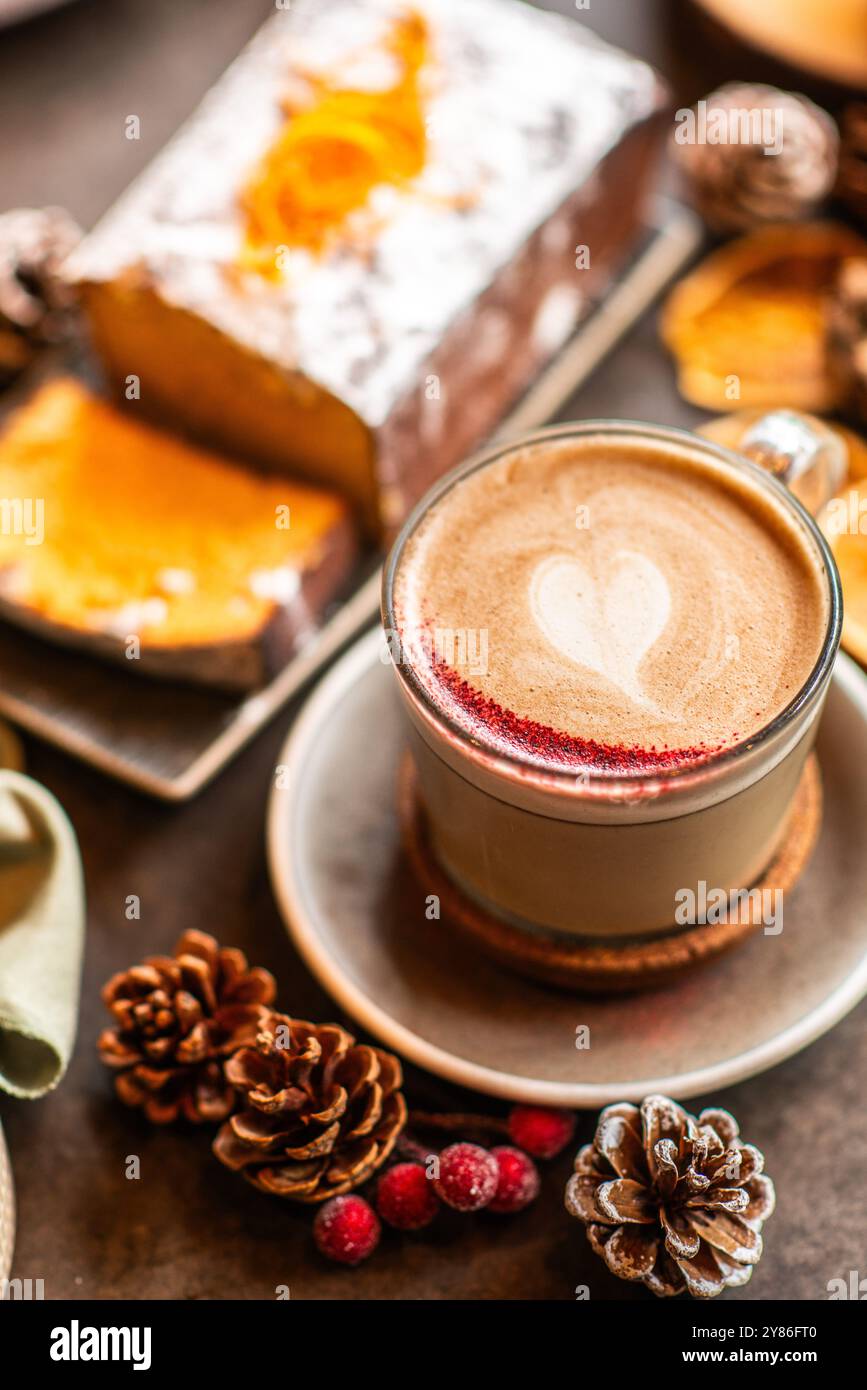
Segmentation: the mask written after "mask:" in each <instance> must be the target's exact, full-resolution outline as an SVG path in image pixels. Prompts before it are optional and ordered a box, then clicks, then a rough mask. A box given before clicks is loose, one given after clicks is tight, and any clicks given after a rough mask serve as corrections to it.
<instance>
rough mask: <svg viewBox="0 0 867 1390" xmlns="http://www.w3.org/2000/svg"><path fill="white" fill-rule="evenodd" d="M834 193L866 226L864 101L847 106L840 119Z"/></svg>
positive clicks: (866, 110) (866, 112)
mask: <svg viewBox="0 0 867 1390" xmlns="http://www.w3.org/2000/svg"><path fill="white" fill-rule="evenodd" d="M837 196H838V197H839V198H841V199H842V200H843V202H844V203H846V205H847V206H848V207H850V208H851V209H852V211H853V212H854V214H855V216H856V217H858V218H859V219H860V220H861V222H863V224H864V226H865V227H867V102H864V101H857V102H853V103H852V105H851V106H847V107H846V109H845V111H844V112H843V115H842V117H841V120H840V172H839V174H838V176H837Z"/></svg>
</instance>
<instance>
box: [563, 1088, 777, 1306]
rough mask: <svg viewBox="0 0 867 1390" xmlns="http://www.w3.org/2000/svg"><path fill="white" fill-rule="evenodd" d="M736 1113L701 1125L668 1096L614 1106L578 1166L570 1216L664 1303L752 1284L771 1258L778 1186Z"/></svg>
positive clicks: (613, 1266) (626, 1275)
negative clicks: (770, 1225)
mask: <svg viewBox="0 0 867 1390" xmlns="http://www.w3.org/2000/svg"><path fill="white" fill-rule="evenodd" d="M763 1166H764V1159H763V1157H762V1155H761V1154H760V1153H759V1151H758V1149H756V1148H753V1146H752V1145H751V1144H744V1143H743V1142H742V1141H741V1140H740V1139H739V1138H738V1126H737V1122H736V1120H735V1119H734V1117H733V1116H732V1115H730V1114H729V1113H728V1111H727V1110H703V1111H702V1113H701V1114H700V1115H699V1117H698V1119H695V1118H694V1117H693V1116H692V1115H688V1114H687V1113H686V1111H685V1110H683V1109H682V1108H681V1107H680V1106H679V1105H678V1104H676V1102H675V1101H673V1100H669V1099H668V1098H667V1097H666V1096H649V1097H648V1098H647V1100H645V1101H643V1102H642V1104H641V1107H640V1109H639V1107H638V1106H635V1105H628V1104H626V1103H625V1102H624V1103H622V1104H620V1105H609V1106H608V1107H607V1109H605V1110H603V1111H602V1114H601V1115H600V1116H599V1124H598V1127H597V1130H596V1136H595V1138H594V1140H593V1143H592V1144H586V1145H585V1146H584V1148H583V1149H581V1150H580V1152H579V1154H578V1156H577V1158H576V1159H575V1172H574V1174H573V1176H572V1177H571V1178H570V1179H569V1182H568V1184H567V1186H566V1209H567V1211H569V1212H571V1214H572V1215H573V1216H577V1217H578V1218H579V1220H581V1221H583V1222H584V1224H585V1225H586V1227H587V1238H588V1240H589V1241H590V1244H591V1245H592V1246H593V1249H594V1250H595V1251H596V1254H597V1255H600V1256H601V1257H602V1259H603V1260H604V1261H605V1263H606V1264H607V1266H608V1268H609V1269H610V1270H611V1272H612V1274H616V1275H617V1276H618V1278H620V1279H635V1280H639V1281H640V1282H641V1283H643V1284H646V1285H647V1287H648V1288H649V1289H651V1290H652V1291H653V1293H655V1294H658V1295H659V1296H660V1297H666V1296H671V1295H673V1294H679V1293H683V1291H684V1290H685V1289H688V1290H689V1292H690V1293H691V1294H693V1295H695V1297H696V1298H713V1297H714V1296H715V1295H716V1294H718V1293H721V1292H722V1290H723V1289H724V1288H725V1287H726V1286H727V1285H728V1286H739V1285H741V1284H746V1283H747V1281H748V1280H749V1278H750V1275H751V1274H752V1272H753V1266H754V1265H756V1264H758V1262H759V1259H760V1258H761V1254H762V1238H761V1235H760V1234H759V1232H760V1231H761V1229H762V1223H763V1222H764V1221H765V1219H766V1218H767V1217H768V1216H770V1215H771V1212H772V1211H773V1210H774V1185H773V1183H772V1182H771V1180H770V1178H767V1177H763V1176H762V1175H761V1174H762V1168H763Z"/></svg>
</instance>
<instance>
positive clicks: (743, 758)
mask: <svg viewBox="0 0 867 1390" xmlns="http://www.w3.org/2000/svg"><path fill="white" fill-rule="evenodd" d="M590 436H594V437H600V438H602V439H604V440H605V441H606V442H607V443H611V442H614V443H616V441H617V440H618V439H622V440H624V441H625V442H627V443H628V442H630V441H631V442H635V441H636V440H638V441H639V442H640V443H641V446H642V448H648V449H651V450H656V451H658V452H659V453H660V455H670V454H671V452H672V451H678V450H681V451H682V450H684V449H685V450H687V452H688V454H689V455H690V456H691V457H696V456H699V457H700V456H702V455H704V456H711V457H712V458H713V459H714V460H716V461H717V462H722V463H723V464H724V465H725V466H726V467H727V468H732V469H736V470H739V471H740V472H742V473H743V474H745V475H747V476H748V478H749V479H751V485H752V486H754V487H756V488H758V489H765V490H768V491H770V492H771V493H772V494H773V496H774V497H775V498H776V499H777V501H778V502H781V503H782V505H783V507H784V508H785V509H786V510H788V512H789V514H790V518H791V519H793V520H794V521H795V523H796V525H797V526H798V527H799V528H800V530H801V533H802V538H803V539H805V541H806V545H807V547H808V548H810V549H812V551H813V554H814V557H815V559H816V560H817V561H818V566H819V569H820V572H821V574H822V576H823V580H822V582H823V583H824V582H826V583H827V614H828V619H827V630H826V631H825V633H824V638H823V640H822V643H821V649H820V652H819V656H818V659H817V661H816V663H815V666H814V667H813V670H812V671H811V673H810V675H809V677H808V679H807V680H806V682H805V683H804V685H803V686H802V687H801V689H799V690H798V691H797V693H796V694H795V696H794V697H793V698H792V699H791V700H790V701H789V703H788V704H787V705H786V707H785V708H784V709H783V710H782V711H781V712H780V713H779V714H778V715H777V716H776V717H775V718H774V719H772V720H771V721H770V723H768V724H767V725H766V726H765V727H764V728H762V729H760V730H759V731H758V732H757V733H756V734H755V735H753V736H751V737H750V738H749V739H747V740H745V741H742V742H738V743H735V744H734V745H731V746H729V747H727V748H724V749H723V750H722V751H720V752H719V753H716V754H711V755H709V756H708V758H707V759H706V760H705V761H703V762H701V763H697V764H694V765H692V766H690V765H688V764H687V765H686V766H684V767H682V768H677V769H675V770H670V771H669V770H663V771H651V772H644V771H642V772H634V771H632V772H627V773H624V774H623V775H621V774H619V773H616V772H615V773H612V772H611V771H606V772H604V773H597V772H594V771H593V770H588V771H587V772H586V773H582V774H581V776H579V777H576V773H575V770H569V769H564V770H562V771H561V770H556V771H555V770H553V769H542V768H540V767H538V766H536V765H534V764H533V763H532V762H529V761H524V760H522V759H521V757H520V756H519V755H518V754H517V753H516V754H514V755H512V754H507V753H505V752H504V751H502V750H501V749H494V748H493V747H490V748H487V747H485V746H483V744H482V743H481V742H480V740H479V739H475V738H472V737H471V736H470V735H469V734H468V733H467V732H466V731H465V730H464V729H463V728H462V727H460V726H459V725H458V724H457V723H456V722H454V721H453V720H452V719H451V718H450V717H449V715H448V713H447V712H446V711H444V710H442V709H440V708H439V707H438V706H437V704H436V702H435V701H434V700H433V699H432V698H431V696H430V694H429V693H428V691H427V690H426V688H425V687H424V685H423V683H422V682H421V680H420V679H419V678H418V676H417V673H416V671H415V670H414V667H413V662H412V656H411V644H409V645H407V644H405V643H402V642H401V641H400V634H399V630H398V624H397V617H396V613H395V605H394V596H395V577H396V575H397V573H398V571H399V568H400V564H401V559H402V556H403V554H404V550H405V547H406V546H407V543H408V541H409V539H410V538H411V537H412V535H413V534H414V532H415V529H416V527H417V526H418V525H419V523H420V521H421V520H422V518H423V517H424V516H425V515H426V514H427V512H428V510H429V509H430V508H431V507H432V506H433V505H434V504H435V503H436V502H437V501H439V499H440V498H442V497H443V495H444V494H445V493H446V492H447V491H448V490H449V489H450V488H452V487H454V486H455V485H456V484H457V483H459V482H460V481H461V479H462V478H464V477H466V476H467V474H469V473H471V472H474V471H475V470H477V469H483V468H485V467H486V466H487V465H489V464H491V463H493V462H495V461H496V460H498V459H501V458H503V457H504V456H507V455H509V454H511V453H512V452H513V451H516V450H518V449H524V448H526V447H527V446H528V445H544V443H545V442H546V441H547V440H551V441H556V442H558V443H562V442H563V441H567V442H568V441H569V440H571V439H575V440H586V439H587V438H588V437H590ZM739 447H740V448H742V449H743V450H744V451H745V452H746V451H748V452H749V454H750V455H751V456H752V458H754V459H757V460H760V463H761V465H763V466H760V463H758V462H753V461H751V459H749V458H747V457H745V456H744V455H743V454H739V453H735V452H733V451H731V450H728V449H724V448H722V447H720V446H718V445H716V444H712V443H710V442H709V441H706V440H704V439H701V438H699V437H697V436H695V435H691V434H689V433H688V432H686V431H683V430H676V429H669V428H663V427H658V426H652V425H643V424H637V423H631V422H618V421H610V420H603V421H585V422H582V423H580V424H571V425H564V426H555V427H553V428H550V429H547V430H542V431H538V432H536V433H534V434H532V435H527V436H524V437H522V438H521V439H516V440H512V441H510V442H509V443H508V444H500V445H499V446H497V447H496V448H493V449H491V450H488V451H485V452H483V453H481V454H479V455H476V456H475V457H474V458H471V459H470V460H469V461H468V462H466V463H464V464H462V465H460V466H459V467H458V468H457V469H455V470H453V472H451V473H450V474H448V475H447V476H446V477H445V478H443V479H441V480H440V481H439V483H438V484H436V485H435V486H434V487H433V488H432V489H431V490H430V492H428V494H427V495H426V496H425V497H424V498H423V499H422V501H421V502H420V503H419V504H418V506H417V507H416V508H415V510H414V511H413V512H412V514H411V515H410V517H409V518H408V520H407V522H406V524H405V525H404V527H403V529H402V531H401V533H400V535H399V536H398V538H397V540H396V541H395V544H394V546H393V548H392V551H391V554H390V556H389V558H388V561H387V563H386V568H385V574H384V579H383V597H382V619H383V624H384V627H385V630H386V634H387V635H388V637H389V639H390V646H391V645H392V640H391V639H392V638H393V637H394V636H396V637H397V649H398V650H399V653H400V659H398V660H393V662H392V664H393V666H394V670H395V675H396V679H397V684H398V689H399V692H400V700H401V704H402V707H403V710H404V714H405V722H406V724H407V727H408V736H409V748H410V753H411V756H412V759H413V762H414V764H415V768H416V772H417V786H418V792H419V795H420V798H421V802H422V806H423V810H424V813H425V820H426V828H427V835H428V838H429V842H430V846H431V848H432V851H433V853H434V855H435V857H436V859H437V861H438V863H439V864H440V867H441V868H442V869H443V870H444V871H445V872H446V874H447V875H448V877H449V878H450V879H451V880H452V881H453V883H455V884H456V885H457V886H458V887H459V888H460V889H461V890H462V891H463V892H464V893H465V894H466V895H467V896H468V897H469V898H470V899H471V900H472V901H473V902H474V903H475V904H477V905H479V906H481V907H482V908H484V909H486V910H487V911H489V912H490V913H492V914H494V915H495V916H497V917H499V918H501V919H502V920H504V921H506V922H508V923H510V924H511V925H513V926H522V927H525V928H527V929H528V930H531V931H532V930H537V931H538V929H540V928H542V929H544V930H546V931H548V932H555V933H565V934H566V935H567V936H569V937H572V938H576V937H577V938H581V939H582V940H586V941H594V940H595V941H599V940H605V941H612V940H614V939H617V938H620V939H625V938H638V939H641V938H647V937H648V936H653V935H657V934H660V933H667V932H669V931H674V930H677V928H676V926H675V904H676V894H677V893H678V891H679V890H681V889H682V888H683V887H684V886H687V885H692V886H693V887H695V886H696V885H698V884H700V883H702V882H704V883H706V884H710V885H714V886H717V885H718V886H720V887H722V888H724V889H725V890H726V891H729V890H732V889H735V890H737V889H741V888H744V889H748V888H749V887H750V886H751V885H753V884H755V883H756V882H757V881H758V880H759V879H760V877H761V875H762V873H763V872H764V870H765V869H766V868H767V866H768V865H769V863H770V862H771V861H772V859H773V857H774V853H775V851H776V850H777V849H778V848H779V847H780V844H781V842H782V840H783V837H784V835H785V831H786V827H787V821H788V817H789V813H790V811H791V808H792V805H793V801H794V798H795V793H796V791H797V789H798V784H799V782H800V779H801V775H802V772H803V771H804V764H805V762H806V759H807V756H808V754H809V752H810V749H811V748H812V745H813V742H814V740H815V736H816V732H817V728H818V722H819V716H820V714H821V710H822V707H823V704H824V701H825V696H826V694H827V691H828V686H829V682H830V679H831V674H832V671H833V666H834V660H835V657H836V654H837V649H838V646H839V641H840V627H841V621H842V602H841V593H840V581H839V576H838V574H837V570H836V566H835V564H834V560H833V558H832V556H831V553H830V551H829V549H828V546H827V544H826V542H825V539H824V537H823V536H822V533H821V531H820V530H819V528H818V526H817V525H816V523H815V521H814V520H813V517H812V516H811V515H810V514H809V512H808V511H807V509H806V508H805V507H804V506H803V505H802V503H801V502H800V501H799V500H798V499H797V497H796V496H795V495H794V493H793V492H792V491H791V490H790V487H791V488H794V489H795V490H796V491H797V492H799V493H800V494H801V495H802V496H804V498H805V500H807V501H808V504H809V505H810V506H811V507H812V508H813V509H814V510H818V508H819V506H820V505H821V504H822V503H823V502H824V501H826V500H827V499H828V498H829V497H830V496H831V495H832V493H833V492H835V491H837V490H838V488H839V486H840V484H841V482H842V478H843V474H844V472H845V456H844V453H843V448H842V445H841V444H840V442H839V440H838V439H837V438H836V437H835V436H834V435H832V434H831V432H830V431H828V430H827V429H826V428H825V427H823V426H822V425H820V423H819V422H818V421H811V420H810V419H809V417H803V416H797V415H794V414H792V413H790V412H783V411H781V412H775V413H774V414H772V415H768V416H766V417H764V419H762V420H761V421H759V422H758V424H757V425H756V426H754V427H753V429H752V430H750V431H749V434H748V436H745V438H744V440H743V441H742V442H741V445H740V446H739ZM775 475H776V476H775ZM786 483H788V484H789V485H790V486H789V487H787V486H786V485H785V484H786ZM392 650H394V648H392Z"/></svg>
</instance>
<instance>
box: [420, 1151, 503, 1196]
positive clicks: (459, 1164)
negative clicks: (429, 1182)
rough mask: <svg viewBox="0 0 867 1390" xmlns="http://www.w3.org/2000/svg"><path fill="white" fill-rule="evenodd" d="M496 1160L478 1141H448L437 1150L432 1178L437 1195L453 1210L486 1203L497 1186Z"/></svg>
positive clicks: (498, 1173) (498, 1176) (498, 1174)
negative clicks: (436, 1170) (437, 1172)
mask: <svg viewBox="0 0 867 1390" xmlns="http://www.w3.org/2000/svg"><path fill="white" fill-rule="evenodd" d="M499 1180H500V1170H499V1168H498V1167H497V1160H496V1159H495V1158H494V1156H493V1154H491V1153H489V1152H488V1150H487V1149H481V1148H479V1146H478V1144H450V1145H449V1147H448V1148H447V1149H443V1151H442V1153H441V1154H440V1175H439V1177H438V1178H436V1179H435V1180H434V1187H435V1188H436V1192H437V1196H438V1197H440V1198H442V1200H443V1201H444V1202H445V1203H447V1205H448V1206H450V1207H454V1208H455V1210H456V1211H478V1210H479V1209H480V1208H481V1207H486V1206H487V1205H488V1203H489V1202H490V1200H491V1198H492V1197H493V1196H494V1193H495V1192H496V1190H497V1183H498V1182H499Z"/></svg>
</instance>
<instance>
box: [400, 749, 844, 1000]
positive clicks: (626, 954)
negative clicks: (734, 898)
mask: <svg viewBox="0 0 867 1390" xmlns="http://www.w3.org/2000/svg"><path fill="white" fill-rule="evenodd" d="M398 814H399V817H400V824H401V834H402V840H403V847H404V851H405V853H406V856H407V859H408V860H409V863H410V866H411V868H412V870H413V872H414V873H415V875H416V877H417V878H418V879H419V880H420V881H421V882H422V883H423V884H424V890H425V893H426V894H427V893H436V894H437V896H438V897H439V900H440V907H441V910H442V915H443V920H444V921H447V922H449V923H451V925H452V926H454V927H455V928H457V930H458V931H459V932H460V933H461V934H462V935H463V936H464V937H466V938H467V939H468V940H469V941H471V942H472V943H473V944H474V945H476V946H477V947H479V949H480V950H482V951H484V953H485V954H486V955H488V956H492V957H494V959H496V960H497V961H499V962H500V964H502V965H505V966H506V967H508V968H509V969H510V970H514V971H517V973H518V974H520V975H529V976H531V977H532V978H533V979H536V980H542V981H544V982H545V983H546V984H552V985H557V986H559V987H561V988H566V989H580V990H585V991H590V992H592V993H608V992H610V993H624V992H627V991H632V990H639V989H650V988H653V987H656V986H658V985H663V984H668V983H669V981H671V980H673V979H676V978H677V977H678V976H680V975H682V974H683V973H684V972H685V971H688V970H692V969H693V968H694V967H695V966H698V965H704V964H706V963H707V962H709V961H712V960H716V958H717V957H718V956H721V955H723V954H724V952H726V951H729V950H731V949H732V947H733V946H736V945H738V944H739V943H740V942H741V941H745V940H746V939H747V938H748V937H749V936H751V935H752V934H753V933H754V932H756V931H760V930H761V923H754V922H752V921H748V922H727V923H721V924H719V925H714V926H712V927H707V926H696V927H690V928H687V929H685V930H681V931H675V932H672V933H670V934H669V935H666V936H661V937H660V936H656V937H652V938H649V939H648V940H646V941H641V942H628V943H625V944H623V945H600V944H596V943H588V942H586V941H582V940H578V939H576V940H572V939H571V938H569V937H567V936H565V935H564V934H563V933H559V932H545V931H544V930H533V931H524V930H522V929H521V928H520V927H517V926H513V925H511V924H510V923H508V922H504V921H502V920H501V919H500V918H498V917H495V916H494V915H493V914H492V913H489V912H486V911H485V909H484V908H481V907H479V906H478V905H477V904H475V903H473V902H471V901H470V899H469V898H467V897H466V896H465V894H464V893H462V892H461V890H460V889H459V888H458V887H457V886H456V885H455V884H454V883H453V882H452V881H451V879H450V878H448V877H447V875H446V874H445V873H444V871H443V870H442V869H441V868H440V866H439V864H438V863H437V862H436V860H435V858H434V856H433V853H432V851H431V847H430V842H429V839H428V835H427V827H426V824H425V814H424V809H423V807H422V805H421V802H420V800H419V797H418V787H417V777H416V771H415V766H414V764H413V762H412V759H411V758H410V756H409V754H406V755H405V756H404V758H403V760H402V762H401V766H400V771H399V774H398ZM821 823H822V779H821V774H820V772H819V764H818V761H817V759H816V755H815V754H814V753H813V754H811V755H810V757H809V758H808V760H807V763H806V765H805V767H804V772H803V775H802V777H801V781H800V783H799V786H798V790H797V792H796V793H795V800H794V804H793V806H792V812H791V818H790V821H789V827H788V830H787V832H786V836H785V839H784V841H783V844H782V846H781V847H780V849H779V850H778V852H777V855H776V857H775V858H774V860H773V862H772V863H771V864H769V866H768V868H767V871H766V872H765V874H764V876H763V878H762V879H761V880H760V882H759V883H757V884H754V885H753V886H754V887H756V888H759V889H762V890H769V891H774V890H780V891H783V892H787V891H788V890H789V889H791V888H792V887H794V885H795V883H797V881H798V879H799V878H800V876H801V874H802V873H803V871H804V868H805V867H806V864H807V861H808V859H809V858H810V855H811V853H812V851H813V847H814V845H815V843H816V840H817V838H818V834H819V829H820V826H821Z"/></svg>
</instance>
